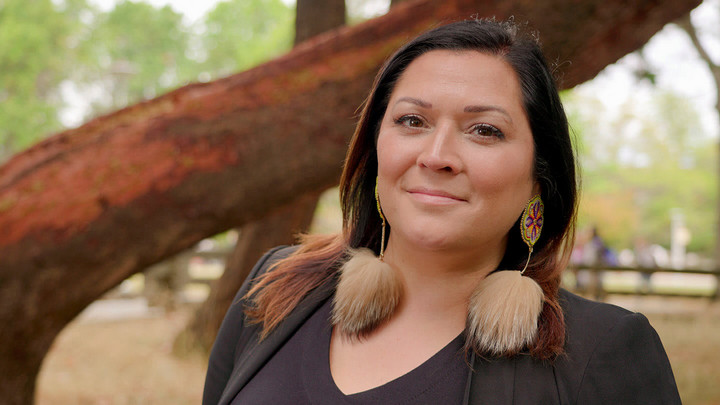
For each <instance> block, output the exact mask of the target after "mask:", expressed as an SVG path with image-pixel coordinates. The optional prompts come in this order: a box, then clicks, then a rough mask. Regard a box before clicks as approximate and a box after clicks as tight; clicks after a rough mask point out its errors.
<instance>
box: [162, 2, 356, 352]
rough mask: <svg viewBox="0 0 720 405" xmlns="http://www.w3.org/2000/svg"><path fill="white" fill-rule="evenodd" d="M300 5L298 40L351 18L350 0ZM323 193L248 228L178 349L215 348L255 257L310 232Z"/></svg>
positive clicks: (302, 200) (182, 350) (241, 233)
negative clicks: (348, 14)
mask: <svg viewBox="0 0 720 405" xmlns="http://www.w3.org/2000/svg"><path fill="white" fill-rule="evenodd" d="M296 10H297V11H296V13H297V16H296V19H295V44H296V45H297V44H299V43H301V42H303V41H305V40H307V39H309V38H311V37H313V36H316V35H318V34H321V33H323V32H325V31H327V30H330V29H333V28H338V27H340V26H342V25H344V24H345V0H299V1H298V2H297V6H296ZM319 196H320V195H319V193H317V192H313V193H309V194H307V195H305V196H303V197H300V198H298V199H297V200H296V201H294V202H292V203H291V204H290V205H288V206H287V207H283V209H281V210H279V211H278V212H276V213H272V214H270V215H268V216H266V217H264V218H261V219H259V220H257V221H254V222H251V223H249V224H247V225H245V226H244V227H243V228H242V230H241V232H240V237H239V238H238V241H237V245H236V246H235V250H234V251H233V253H232V255H231V256H230V257H229V258H228V260H227V262H226V264H225V272H224V273H223V275H222V277H221V278H220V280H218V282H216V283H214V284H213V286H212V290H211V292H210V295H209V296H208V299H207V300H206V301H205V302H204V303H203V304H202V305H201V306H200V308H198V310H197V312H196V313H195V316H194V318H193V320H192V321H191V322H190V324H189V325H188V327H187V328H186V329H185V330H183V331H182V332H180V334H179V335H178V337H177V338H176V339H175V344H174V351H175V353H177V354H184V353H186V352H189V351H195V350H200V351H203V352H206V353H208V352H209V351H210V348H212V344H213V342H214V341H215V337H216V336H217V332H218V329H220V324H221V323H222V320H223V317H224V316H225V312H227V309H228V308H229V307H230V304H231V302H232V299H233V297H234V296H235V293H236V292H237V291H238V290H239V289H240V286H242V283H243V281H245V278H246V277H247V275H248V274H249V273H250V270H252V267H253V265H254V264H255V262H257V261H258V260H259V259H260V257H261V256H262V254H263V253H265V252H266V251H267V250H268V249H270V248H272V247H274V246H278V245H288V244H292V243H293V242H294V241H295V236H296V234H298V233H303V232H307V230H308V228H309V227H310V223H311V222H312V218H313V214H314V213H315V207H316V206H317V201H318V198H319Z"/></svg>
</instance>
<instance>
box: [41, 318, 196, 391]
mask: <svg viewBox="0 0 720 405" xmlns="http://www.w3.org/2000/svg"><path fill="white" fill-rule="evenodd" d="M187 315H188V312H187V311H185V312H175V313H171V314H169V315H165V316H159V317H154V318H147V319H135V320H123V321H112V322H109V321H107V322H87V321H86V322H82V321H81V322H74V323H72V324H71V325H70V326H68V327H67V328H66V329H65V330H64V331H63V333H62V334H61V335H60V336H59V337H58V339H57V340H56V342H55V345H54V346H53V348H52V350H51V352H50V354H49V355H48V357H47V358H46V361H45V364H44V366H43V369H42V371H41V373H40V378H39V381H38V391H37V396H36V397H37V401H36V403H37V404H39V405H46V404H47V405H50V404H53V405H65V404H67V405H71V404H72V405H130V404H132V405H146V404H188V405H189V404H193V405H195V404H199V403H200V402H201V398H202V385H203V382H204V379H205V367H206V362H205V360H204V359H202V358H201V357H200V356H195V357H188V358H185V359H178V358H176V357H174V356H173V355H172V353H171V349H172V343H173V338H174V337H175V335H176V334H177V333H178V332H179V331H180V329H181V328H182V327H183V326H184V324H185V322H186V320H187Z"/></svg>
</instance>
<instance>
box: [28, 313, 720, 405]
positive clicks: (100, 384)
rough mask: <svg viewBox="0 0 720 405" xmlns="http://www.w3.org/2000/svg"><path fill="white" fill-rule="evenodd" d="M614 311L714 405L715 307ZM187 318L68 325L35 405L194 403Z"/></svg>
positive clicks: (717, 397)
mask: <svg viewBox="0 0 720 405" xmlns="http://www.w3.org/2000/svg"><path fill="white" fill-rule="evenodd" d="M634 300H636V299H634ZM620 304H622V305H625V306H628V307H630V308H633V307H634V306H635V307H636V308H634V309H636V310H640V311H643V312H645V313H647V314H648V318H649V319H650V321H651V323H652V324H653V326H654V327H655V329H656V330H657V331H658V333H659V334H660V337H661V339H662V340H663V343H664V345H665V348H666V350H667V352H668V356H669V357H670V361H671V363H672V365H673V370H674V371H675V378H676V380H677V383H678V387H679V389H680V395H681V397H682V399H683V403H684V404H685V405H710V404H720V355H719V354H718V353H720V303H715V304H712V305H709V304H707V302H706V301H705V300H690V301H688V302H687V303H681V304H680V305H678V301H674V300H673V301H666V300H657V301H655V302H650V306H648V302H647V301H642V302H640V304H641V305H639V308H637V306H638V305H635V304H638V301H629V302H621V303H620ZM652 308H654V310H651V309H652ZM678 308H679V310H678ZM658 309H662V310H663V311H665V313H664V314H663V313H660V312H659V311H658ZM188 313H189V312H187V311H185V312H176V313H172V314H169V315H165V316H159V317H154V318H149V319H138V320H124V321H114V322H87V321H86V322H75V323H73V324H71V325H70V326H69V327H68V328H66V329H65V331H64V332H63V333H62V334H61V335H60V337H59V338H58V340H57V341H56V343H55V345H54V347H53V349H52V351H51V353H50V355H49V356H48V358H47V359H46V362H45V365H44V367H43V370H42V373H41V376H40V380H39V384H38V394H37V403H38V404H40V405H49V404H53V405H64V404H68V405H70V404H72V405H96V404H97V405H130V404H133V405H146V404H199V403H200V400H201V393H202V384H203V380H204V373H205V367H206V363H205V360H204V359H202V358H200V357H190V358H186V359H178V358H176V357H174V356H173V355H172V354H171V352H170V350H171V346H172V341H173V338H174V336H175V335H176V333H177V332H178V331H179V330H180V329H181V328H182V326H183V325H184V323H185V321H186V320H187V315H188Z"/></svg>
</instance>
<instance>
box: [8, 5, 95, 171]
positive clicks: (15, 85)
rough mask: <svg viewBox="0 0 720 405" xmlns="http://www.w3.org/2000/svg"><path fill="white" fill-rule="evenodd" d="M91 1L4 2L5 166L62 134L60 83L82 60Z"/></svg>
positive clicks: (69, 75)
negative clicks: (13, 156) (45, 138)
mask: <svg viewBox="0 0 720 405" xmlns="http://www.w3.org/2000/svg"><path fill="white" fill-rule="evenodd" d="M84 12H87V5H86V4H85V0H66V1H63V2H62V3H60V4H56V3H54V2H52V1H51V0H35V1H32V2H26V1H23V0H2V1H0V104H1V105H2V108H0V162H1V161H3V160H5V158H7V157H8V156H10V155H11V154H13V153H14V152H17V151H19V150H21V149H23V148H25V147H27V146H30V145H31V144H32V143H34V142H35V141H37V140H39V139H40V138H42V137H43V136H46V135H48V134H50V133H51V132H53V131H57V130H59V129H61V127H62V126H61V125H60V121H59V118H58V112H59V109H60V108H61V107H62V106H63V105H64V100H63V98H62V94H61V92H60V84H61V83H62V82H63V81H64V80H66V79H67V78H68V77H71V76H72V72H73V70H74V69H75V67H76V64H77V61H78V60H80V59H82V55H81V49H82V47H81V46H80V45H81V41H82V39H83V34H84V32H85V30H86V26H85V24H84V22H83V19H82V16H83V13H84Z"/></svg>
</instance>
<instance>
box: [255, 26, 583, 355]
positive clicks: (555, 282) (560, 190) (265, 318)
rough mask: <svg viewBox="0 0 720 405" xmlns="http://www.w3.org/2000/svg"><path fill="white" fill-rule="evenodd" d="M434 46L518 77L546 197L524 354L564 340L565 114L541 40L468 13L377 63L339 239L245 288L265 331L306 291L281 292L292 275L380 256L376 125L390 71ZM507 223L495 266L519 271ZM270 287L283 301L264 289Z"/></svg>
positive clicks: (352, 156) (323, 242)
mask: <svg viewBox="0 0 720 405" xmlns="http://www.w3.org/2000/svg"><path fill="white" fill-rule="evenodd" d="M433 50H452V51H477V52H482V53H484V54H488V55H494V56H497V57H499V58H502V59H503V60H505V61H506V62H507V63H508V64H509V65H510V66H512V68H513V70H514V71H515V73H516V75H517V78H518V81H519V82H520V85H521V88H522V96H523V106H524V109H525V113H526V115H527V118H528V121H529V124H530V129H531V131H532V134H533V138H534V143H535V164H534V174H535V178H536V179H537V181H538V182H539V184H540V187H541V197H542V199H543V201H544V203H545V221H544V228H543V230H542V236H541V238H540V240H539V241H538V243H537V244H536V245H535V248H534V252H533V256H532V260H531V261H530V264H529V266H528V269H527V271H526V273H525V274H526V275H528V276H530V277H532V278H533V279H535V280H536V281H537V282H538V283H539V284H540V286H541V287H542V288H543V291H544V293H545V298H546V300H545V304H544V307H543V312H542V314H541V317H540V321H539V325H538V327H539V336H538V339H537V342H536V344H535V345H534V346H533V347H530V352H531V354H532V355H533V356H535V357H536V358H542V359H547V358H552V357H554V356H556V355H558V354H559V353H561V352H562V348H563V345H564V339H565V328H564V322H563V318H562V310H561V309H560V306H559V303H558V289H559V280H560V274H561V272H562V270H563V269H564V267H565V265H566V264H567V259H568V256H569V253H570V245H571V243H572V237H573V232H574V222H575V221H574V219H575V211H576V197H577V186H576V180H575V158H574V153H573V147H572V144H571V142H570V134H569V129H568V122H567V118H566V116H565V112H564V110H563V107H562V103H561V102H560V97H559V95H558V92H557V88H556V84H555V80H554V79H553V76H552V73H551V71H550V69H549V67H548V65H547V63H546V61H545V58H544V57H543V54H542V52H541V50H540V46H539V44H538V42H537V40H536V38H534V37H532V36H528V35H524V34H522V33H521V32H520V30H519V29H518V27H517V26H516V25H515V24H513V23H511V22H496V21H493V20H478V19H474V20H467V21H461V22H455V23H451V24H448V25H444V26H441V27H438V28H435V29H432V30H430V31H427V32H425V33H423V34H421V35H420V36H418V37H416V38H415V39H413V40H412V41H410V42H409V43H407V44H406V45H404V46H403V47H402V48H400V49H399V50H398V51H397V52H395V54H394V55H393V56H392V57H391V58H390V59H389V60H388V61H387V62H386V63H385V65H384V66H383V67H382V69H381V70H380V72H379V73H378V75H377V76H376V78H375V82H374V84H373V87H372V90H371V92H370V94H369V96H368V98H367V99H366V101H365V104H364V106H363V109H362V113H361V116H360V120H359V122H358V125H357V128H356V130H355V134H354V135H353V138H352V140H351V143H350V148H349V150H348V154H347V158H346V161H345V168H344V171H343V175H342V178H341V181H340V200H341V205H342V209H343V238H342V239H340V238H334V239H329V238H328V237H315V238H311V239H310V240H308V241H306V243H305V245H304V246H303V248H301V250H300V251H299V252H298V254H296V255H294V256H291V257H290V258H288V259H286V260H285V261H283V262H280V263H279V265H278V266H277V267H276V269H275V270H274V271H272V272H270V273H269V275H268V277H267V278H265V279H263V280H262V282H261V286H258V287H257V288H255V289H254V290H253V291H251V293H252V294H255V293H257V295H255V296H254V301H255V304H256V306H255V308H253V309H252V310H251V311H250V312H249V313H250V315H252V316H253V317H254V318H255V319H258V320H260V321H262V322H264V324H265V330H266V332H267V331H269V330H271V329H272V328H273V327H274V326H275V325H276V324H277V323H278V322H279V321H280V320H281V319H282V318H280V319H278V318H277V317H275V318H273V316H272V315H277V314H278V313H277V312H273V310H272V309H271V308H270V307H273V306H275V307H276V308H278V309H280V308H282V307H279V305H281V304H282V305H285V307H284V308H282V310H283V313H282V314H281V315H282V317H283V318H284V316H286V315H287V313H289V311H290V310H291V309H292V308H294V306H295V305H297V303H298V302H299V300H300V299H301V298H302V296H304V294H305V293H307V292H308V291H309V290H310V288H307V289H305V290H302V291H298V290H297V289H295V290H294V291H292V292H290V291H286V290H283V289H282V288H285V287H287V285H289V284H294V285H298V281H297V280H295V281H293V282H290V280H291V279H293V278H298V277H299V278H301V279H305V280H307V283H299V284H306V287H310V286H312V288H314V287H315V286H317V285H319V284H320V283H322V282H325V281H326V280H327V279H328V278H329V277H331V276H332V275H334V274H335V272H336V271H337V268H338V262H339V261H342V259H343V255H344V253H343V252H344V250H345V248H346V247H347V246H349V247H353V248H355V247H368V248H371V249H373V250H374V251H375V253H376V254H378V253H379V250H380V244H381V241H380V238H381V236H380V224H381V219H380V217H379V215H378V212H377V210H376V207H375V200H374V187H375V179H376V176H377V167H378V161H377V150H376V140H377V136H378V131H379V127H380V122H381V121H382V119H383V116H384V114H385V110H386V108H387V104H388V101H389V99H390V95H391V93H392V91H393V89H394V87H395V84H396V82H397V80H398V79H399V77H400V76H401V75H402V73H403V72H404V71H405V69H406V68H407V67H408V65H410V63H411V62H412V61H413V60H415V59H416V58H418V57H419V56H420V55H423V54H424V53H427V52H430V51H433ZM516 225H517V226H516V227H515V228H513V229H518V231H517V232H510V235H509V237H508V243H507V248H506V251H505V255H504V257H503V259H502V262H501V263H500V266H501V267H500V268H505V269H511V268H518V269H519V268H521V267H522V264H523V263H524V259H526V258H527V246H526V245H525V244H524V242H523V241H522V239H521V237H520V232H519V218H518V223H517V224H516ZM383 242H384V241H383ZM320 251H324V252H325V254H326V255H324V257H323V258H322V260H318V259H320V258H319V257H318V252H320ZM319 262H322V264H323V265H324V266H325V268H324V269H323V271H320V272H318V270H317V268H315V269H311V266H316V265H318V264H319ZM313 275H314V276H313ZM310 280H312V281H310ZM278 283H279V284H278ZM270 287H277V288H270ZM281 287H282V288H281ZM276 294H281V296H284V298H282V299H278V298H279V297H275V296H273V295H276ZM298 295H300V297H298ZM293 301H294V302H293ZM288 304H289V305H291V308H290V309H288ZM268 327H269V328H268Z"/></svg>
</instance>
